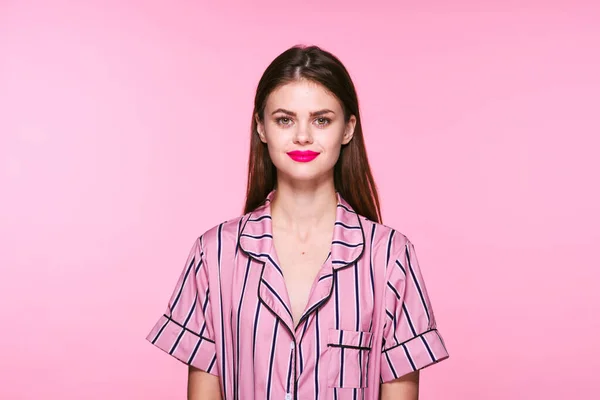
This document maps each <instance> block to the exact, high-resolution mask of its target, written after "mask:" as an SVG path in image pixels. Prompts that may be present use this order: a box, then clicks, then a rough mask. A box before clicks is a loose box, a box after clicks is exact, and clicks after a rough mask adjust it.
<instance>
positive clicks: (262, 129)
mask: <svg viewBox="0 0 600 400" xmlns="http://www.w3.org/2000/svg"><path fill="white" fill-rule="evenodd" d="M254 119H255V120H256V132H257V133H258V137H259V138H260V141H261V142H263V143H267V137H266V136H265V124H264V123H262V122H261V121H260V118H259V117H258V114H255V115H254Z"/></svg>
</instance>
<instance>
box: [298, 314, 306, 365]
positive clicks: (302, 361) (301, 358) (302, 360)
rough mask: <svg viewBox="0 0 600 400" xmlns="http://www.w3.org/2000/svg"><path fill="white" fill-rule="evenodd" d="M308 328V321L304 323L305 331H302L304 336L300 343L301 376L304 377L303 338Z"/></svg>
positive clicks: (301, 336)
mask: <svg viewBox="0 0 600 400" xmlns="http://www.w3.org/2000/svg"><path fill="white" fill-rule="evenodd" d="M307 327H308V319H307V320H306V322H304V329H303V330H302V335H300V342H299V343H298V352H299V353H300V375H302V371H304V357H303V356H302V338H303V337H304V334H305V333H306V328H307Z"/></svg>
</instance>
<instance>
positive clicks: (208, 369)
mask: <svg viewBox="0 0 600 400" xmlns="http://www.w3.org/2000/svg"><path fill="white" fill-rule="evenodd" d="M216 362H217V355H216V354H215V355H214V356H213V358H212V360H211V361H210V364H209V365H208V368H207V371H206V372H211V371H212V368H213V366H214V365H215V363H216Z"/></svg>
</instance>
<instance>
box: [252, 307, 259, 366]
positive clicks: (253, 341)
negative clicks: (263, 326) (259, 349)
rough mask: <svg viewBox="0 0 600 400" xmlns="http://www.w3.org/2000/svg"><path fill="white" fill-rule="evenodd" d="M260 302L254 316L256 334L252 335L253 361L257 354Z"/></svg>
mask: <svg viewBox="0 0 600 400" xmlns="http://www.w3.org/2000/svg"><path fill="white" fill-rule="evenodd" d="M260 304H261V303H260V301H257V302H256V313H255V314H254V332H253V334H252V359H253V360H254V359H255V358H254V356H255V354H256V335H257V333H258V315H259V314H260Z"/></svg>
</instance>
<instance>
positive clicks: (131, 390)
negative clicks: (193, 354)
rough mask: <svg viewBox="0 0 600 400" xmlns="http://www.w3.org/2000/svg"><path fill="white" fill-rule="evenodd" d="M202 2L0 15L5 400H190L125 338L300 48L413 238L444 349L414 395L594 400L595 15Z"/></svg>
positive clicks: (599, 329) (160, 301)
mask: <svg viewBox="0 0 600 400" xmlns="http://www.w3.org/2000/svg"><path fill="white" fill-rule="evenodd" d="M84 3H85V4H84ZM206 3H208V2H206ZM210 3H211V4H201V3H198V2H192V1H178V2H166V1H164V2H159V1H141V0H140V1H136V2H132V1H129V2H122V1H116V0H115V1H87V2H83V1H79V2H78V1H52V2H50V1H39V2H32V1H18V0H14V1H6V0H4V1H1V2H0V133H1V136H0V184H1V186H0V188H1V190H2V193H1V196H0V202H1V206H0V221H1V224H0V243H1V251H0V265H1V270H0V302H1V303H0V304H1V307H0V321H1V322H0V323H1V325H2V329H1V331H0V399H11V400H12V399H39V398H44V399H61V400H69V399H168V398H169V399H183V398H185V380H186V369H185V367H184V365H183V364H181V363H179V362H178V361H176V360H175V359H171V358H170V357H168V356H167V355H165V354H164V353H162V352H161V351H160V350H158V349H155V348H154V347H152V346H151V345H150V344H148V343H147V342H146V341H145V340H144V337H145V335H146V334H147V332H148V330H149V329H150V328H151V326H152V324H153V323H154V322H155V320H156V319H157V318H158V317H159V315H160V314H161V313H162V312H163V311H164V307H165V306H166V302H167V300H168V296H169V295H170V292H171V290H172V288H173V285H174V284H175V280H176V278H177V276H178V274H179V272H180V270H181V268H182V267H183V262H184V261H185V257H186V255H187V251H188V250H189V247H190V246H191V243H192V241H193V240H194V238H195V237H196V236H197V235H199V234H200V233H202V232H203V231H204V230H206V229H208V228H209V227H211V226H213V225H215V224H217V223H219V222H222V221H223V220H225V219H228V218H230V217H233V216H236V215H238V214H240V213H241V207H242V200H243V194H244V190H245V179H246V176H245V173H246V160H247V149H248V142H249V140H248V139H249V138H248V131H249V124H250V117H251V116H250V114H251V111H252V99H253V95H254V92H253V90H254V88H255V86H256V83H257V82H258V79H259V77H260V74H261V73H262V71H263V70H264V68H265V67H266V66H267V64H268V63H269V62H270V61H271V60H272V59H273V58H274V57H275V56H276V55H277V54H279V53H280V52H281V51H283V50H284V49H286V48H287V47H289V46H291V45H293V44H296V43H307V44H311V43H315V44H319V45H321V46H323V47H324V48H325V49H328V50H331V51H332V52H334V54H337V55H338V56H339V57H340V58H341V59H342V61H343V62H344V63H345V64H346V65H347V67H348V69H349V70H350V73H351V74H352V76H353V78H354V79H355V83H356V86H357V89H358V91H359V98H360V101H361V106H362V112H363V119H364V128H365V134H366V140H367V145H368V151H369V155H370V159H371V163H372V166H373V169H374V173H375V176H376V179H377V182H378V185H379V188H380V194H381V198H382V201H383V212H384V222H385V223H386V224H387V225H390V226H393V227H395V228H397V229H398V230H400V231H401V232H403V233H405V234H406V235H408V236H409V238H411V240H412V241H413V242H414V243H415V245H416V249H417V252H418V254H419V260H420V262H421V264H422V266H423V267H422V268H423V271H424V274H425V276H426V280H427V282H428V288H429V290H430V293H431V297H432V301H433V303H434V309H435V311H436V317H437V319H438V323H439V327H440V330H441V332H442V333H443V335H444V339H445V341H446V344H447V345H448V349H449V351H450V354H451V356H450V359H449V360H447V361H444V362H443V363H441V364H439V365H437V366H434V367H432V368H431V369H427V370H425V371H423V376H422V389H421V393H422V396H421V398H422V399H450V400H463V399H477V400H479V399H502V400H504V399H546V400H551V399H574V398H577V399H597V398H598V391H599V390H600V385H599V380H598V378H597V375H598V371H600V340H599V338H598V337H599V333H600V322H599V319H600V318H598V315H599V314H600V295H599V294H598V286H599V285H598V282H599V278H600V273H599V272H598V270H599V268H600V262H599V261H600V257H599V256H598V249H599V247H600V234H599V233H598V232H599V230H598V227H599V225H600V215H599V204H600V194H599V186H600V185H599V184H598V181H599V180H600V178H599V177H598V176H599V172H600V165H599V162H598V158H597V157H598V149H599V146H600V140H599V139H598V138H599V134H600V108H599V107H600V96H599V93H600V72H599V71H600V44H599V43H600V13H599V11H600V7H599V6H597V5H596V6H594V5H593V3H594V2H592V1H589V2H588V3H587V4H586V3H578V4H575V3H574V2H569V1H560V2H558V1H554V2H539V3H540V4H536V3H533V2H530V1H529V2H523V1H519V2H517V1H510V2H506V1H502V2H501V1H497V2H485V1H459V2H457V1H451V2H446V1H437V2H425V3H424V2H417V1H413V2H401V3H397V2H391V1H390V3H394V4H398V5H386V4H384V3H383V2H377V1H368V2H356V3H354V2H349V1H337V2H333V1H328V2H326V3H324V2H321V1H309V2H306V1H305V2H302V4H300V3H299V2H298V3H286V2H283V3H281V2H275V1H272V2H267V1H260V2H256V1H252V2H241V1H240V2H238V4H234V3H232V2H227V3H220V5H218V6H217V5H216V3H217V2H210ZM449 3H452V6H449V5H448V4H449ZM542 3H546V4H545V5H541V4H542ZM249 4H252V5H251V6H250V5H249ZM201 187H203V188H210V191H207V190H206V189H205V190H201V189H200V188H201Z"/></svg>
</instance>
